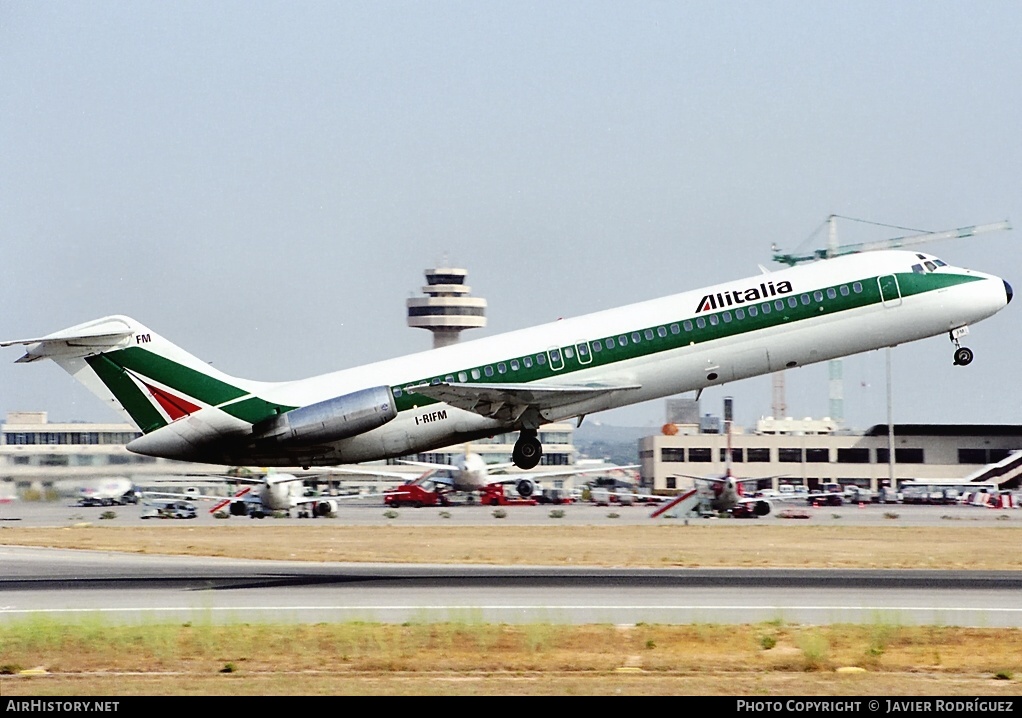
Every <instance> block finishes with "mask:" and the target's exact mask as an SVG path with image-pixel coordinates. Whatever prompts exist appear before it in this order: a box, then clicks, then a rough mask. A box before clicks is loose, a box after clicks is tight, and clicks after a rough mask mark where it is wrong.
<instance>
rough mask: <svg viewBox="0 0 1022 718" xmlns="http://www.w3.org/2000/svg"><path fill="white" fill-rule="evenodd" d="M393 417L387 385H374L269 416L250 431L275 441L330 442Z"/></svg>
mask: <svg viewBox="0 0 1022 718" xmlns="http://www.w3.org/2000/svg"><path fill="white" fill-rule="evenodd" d="M395 416H397V408H396V407H395V406H394V395H393V394H391V392H390V387H387V386H377V387H373V388H372V389H362V390H361V391H356V392H352V393H351V394H345V395H344V396H335V397H334V398H333V399H327V400H326V401H320V402H317V403H315V404H309V405H308V406H303V407H300V408H298V409H292V410H291V411H289V412H287V413H286V414H280V415H279V416H274V417H271V418H269V419H266V420H264V421H261V422H259V423H258V424H256V425H255V426H253V427H252V434H253V435H254V436H255V438H256V440H257V441H270V442H274V443H277V444H319V443H329V442H331V441H338V440H339V439H347V438H348V437H349V436H355V435H357V434H364V433H365V432H367V431H371V430H373V429H376V428H379V427H381V426H383V425H384V424H386V423H387V422H388V421H390V420H392V419H393V418H394V417H395Z"/></svg>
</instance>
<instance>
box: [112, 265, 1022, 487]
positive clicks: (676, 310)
mask: <svg viewBox="0 0 1022 718" xmlns="http://www.w3.org/2000/svg"><path fill="white" fill-rule="evenodd" d="M919 256H920V255H917V254H915V253H913V252H906V251H883V252H869V253H862V254H856V255H850V256H846V257H839V258H835V259H830V260H825V261H819V262H815V263H812V264H809V265H803V266H797V267H793V268H790V269H785V270H782V271H778V272H772V273H765V274H762V275H759V276H754V277H749V278H746V279H743V280H739V281H735V282H728V283H725V284H719V285H715V286H712V287H706V288H703V289H698V290H695V291H691V292H685V293H681V294H676V295H673V296H669V297H664V298H662V299H655V300H651V301H646V302H641V303H638V304H633V305H630V306H627V307H620V308H616V309H610V310H606V311H601V312H597V313H595V314H589V315H585V316H581V317H576V318H571V319H564V320H560V321H557V322H553V323H550V324H545V325H541V326H537V327H533V328H530V329H523V330H519V331H515V332H510V333H507V334H502V335H498V336H493V337H489V338H484V339H478V340H474V341H470V342H464V343H460V344H456V345H452V346H448V347H443V348H440V349H434V350H431V351H427V352H422V353H419V354H413V355H410V356H406V357H401V358H397V359H391V360H387V361H382V362H377V363H374V364H369V365H365V366H361V367H357V368H353V369H347V370H343V371H339V372H335V373H331V374H326V375H323V376H318V377H313V378H310V379H304V380H300V381H293V382H284V383H279V384H268V383H258V382H244V383H241V382H242V380H237V379H233V378H231V377H227V376H226V375H222V376H223V377H224V378H225V379H227V380H230V381H234V382H237V383H239V385H240V386H241V387H242V388H243V389H245V390H246V391H248V392H251V395H252V396H255V395H256V394H258V397H259V399H261V400H264V401H265V402H268V403H270V404H280V405H288V406H294V407H304V406H307V405H311V404H315V403H317V402H323V401H324V400H327V399H330V398H332V397H339V396H343V395H346V394H349V393H352V392H357V391H359V390H362V389H365V388H367V387H377V386H386V387H391V388H392V389H394V396H395V397H399V398H398V399H397V406H398V408H399V409H400V410H399V411H398V413H397V416H396V417H395V418H393V419H392V420H390V421H389V422H387V423H385V424H384V425H382V426H379V427H378V428H374V429H371V430H369V431H365V432H363V433H360V434H357V435H355V436H351V437H347V438H343V439H340V440H338V441H334V442H330V443H329V445H328V446H324V447H319V448H318V449H317V451H318V454H316V455H307V456H303V457H302V459H301V460H300V461H296V458H295V455H294V454H293V453H289V452H287V451H281V452H280V453H279V455H273V454H263V455H259V456H258V457H252V456H251V455H248V454H246V453H245V449H243V448H242V444H241V443H240V440H241V439H242V438H243V437H244V436H246V435H251V433H252V431H253V425H252V423H251V422H246V421H243V420H241V419H239V418H238V417H237V416H235V415H232V414H231V413H230V412H229V411H225V408H226V407H223V406H209V407H203V408H202V409H201V411H196V412H194V413H192V414H191V415H189V416H187V417H185V418H182V419H180V420H177V421H173V422H172V423H170V424H168V425H167V426H165V427H163V428H160V429H158V430H156V431H154V432H152V433H151V434H147V435H146V436H143V437H141V438H140V439H137V440H136V441H134V442H132V444H131V445H130V446H129V448H130V449H132V450H133V451H137V452H139V453H146V454H151V455H157V456H168V457H174V458H184V459H191V460H200V459H206V460H208V459H209V458H210V455H209V453H205V454H198V453H196V452H195V450H194V447H195V446H198V445H202V444H203V442H204V441H206V438H207V437H209V436H214V435H215V436H217V437H228V438H229V437H232V436H234V437H238V438H239V444H238V446H239V448H238V449H237V450H236V451H233V453H232V450H231V449H230V447H229V446H226V447H222V449H218V450H220V453H219V454H217V455H216V456H215V457H214V458H216V459H217V460H218V461H219V462H220V463H235V464H243V463H259V464H262V465H266V466H274V465H276V466H288V465H295V464H297V463H300V464H301V465H333V464H339V463H345V462H350V463H357V462H361V461H370V460H378V459H382V458H387V457H398V456H404V455H408V454H411V453H415V452H420V451H428V450H431V449H435V448H439V447H443V446H450V445H453V444H456V443H461V442H465V441H470V440H472V439H476V438H480V437H483V436H487V435H493V434H496V433H500V432H503V431H508V430H512V429H514V428H517V427H516V426H515V424H514V422H513V421H509V420H506V419H501V418H495V416H494V415H489V416H488V415H484V414H485V412H477V411H474V410H469V409H466V408H458V407H456V406H453V405H450V404H448V403H444V402H442V401H434V400H428V399H427V398H426V397H421V396H420V397H419V398H421V404H420V403H418V402H417V401H415V400H414V398H415V397H416V396H417V395H416V394H415V393H414V391H410V390H408V388H409V387H413V386H415V385H421V384H429V383H431V382H432V383H434V384H435V383H439V382H444V381H448V382H450V381H451V380H452V379H453V381H454V382H455V383H457V382H461V384H462V385H463V386H471V385H472V381H474V380H476V379H477V377H475V375H474V374H473V375H472V376H469V372H470V371H472V372H476V371H479V370H480V369H481V370H484V371H485V372H487V373H485V374H481V375H480V377H478V381H479V384H478V386H479V387H481V388H485V387H486V386H487V382H488V381H489V382H494V383H496V382H498V381H499V382H503V383H506V384H516V386H519V387H520V386H523V381H524V380H523V379H521V378H519V377H521V376H524V375H525V373H524V370H523V371H519V372H518V374H517V376H516V372H515V371H514V370H512V369H511V368H510V367H513V366H514V365H515V363H516V362H510V360H511V358H521V357H536V358H537V360H540V359H542V360H543V361H542V362H541V363H543V364H544V365H545V369H546V373H545V374H544V375H543V376H542V378H541V379H540V380H536V381H535V385H536V386H540V385H541V386H543V387H557V386H563V387H579V386H600V387H603V386H608V387H629V389H628V390H627V391H626V390H620V391H618V390H609V391H604V392H598V393H594V394H593V395H592V396H585V397H581V398H579V399H578V400H577V401H573V402H572V403H568V404H561V405H558V406H556V408H544V409H542V410H540V412H539V418H540V419H541V420H542V421H544V422H553V421H561V420H565V419H568V418H571V417H576V416H580V415H583V414H590V413H593V412H597V411H603V410H607V409H613V408H617V407H620V406H625V405H628V404H633V403H638V402H643V401H648V400H650V399H656V398H659V397H664V396H670V395H673V394H677V393H680V392H685V391H691V390H698V389H701V388H704V387H707V386H712V385H718V384H723V383H726V382H730V381H736V380H739V379H744V378H747V377H752V376H756V375H760V374H766V373H770V372H775V371H779V370H783V369H785V368H792V367H797V366H803V365H806V364H811V363H814V362H820V361H825V360H828V359H833V358H835V357H841V356H846V355H850V354H856V353H859V352H864V351H869V350H874V349H879V348H881V347H886V346H893V345H897V344H901V343H904V342H910V341H914V340H917V339H922V338H925V337H931V336H936V335H940V334H946V333H947V332H949V331H950V330H952V329H955V328H958V327H962V326H966V325H969V324H972V323H975V322H978V321H980V320H982V319H984V318H986V317H989V316H991V315H992V314H994V313H996V312H997V311H999V310H1000V309H1002V308H1003V307H1004V306H1005V305H1006V304H1007V302H1008V301H1009V300H1010V289H1009V288H1008V287H1007V285H1006V284H1005V283H1004V282H1003V281H1002V280H1001V279H999V278H997V277H993V276H991V275H986V274H982V273H978V272H973V271H971V270H966V269H961V268H956V267H950V266H946V265H941V266H940V267H939V269H938V270H937V271H933V272H918V273H914V272H913V269H912V267H913V265H915V264H917V263H918V262H919V261H920V260H919V259H918V257H919ZM853 288H855V289H853ZM857 297H862V298H865V297H874V298H873V299H871V300H869V301H866V300H865V299H862V301H859V302H857V301H856V300H857ZM753 312H755V314H754V313H753ZM701 323H706V326H705V328H701V327H700V324H701ZM689 326H691V329H689V328H688V327H689ZM140 331H141V330H140ZM146 336H148V335H146ZM689 336H691V337H692V339H691V341H688V337H689ZM615 338H616V339H615ZM621 339H624V340H625V342H621ZM152 341H153V342H154V343H155V342H156V339H155V335H154V339H153V340H152ZM622 344H625V345H626V346H627V348H626V349H624V348H622ZM611 347H613V348H611ZM611 356H613V357H614V358H613V360H608V359H609V357H611ZM618 357H620V358H618ZM179 361H180V362H181V363H182V364H186V363H187V362H189V361H193V360H192V359H190V358H188V357H184V358H180V359H179ZM200 367H201V369H202V370H204V371H207V372H208V371H209V367H208V366H207V365H204V364H201V363H196V364H195V368H196V370H199V369H200ZM497 372H499V374H498V373H497ZM463 376H468V377H469V378H468V379H467V380H464V379H461V377H463ZM526 383H527V382H526ZM402 389H404V390H405V391H402ZM483 472H484V473H482V474H479V477H481V479H482V480H485V469H484V470H483Z"/></svg>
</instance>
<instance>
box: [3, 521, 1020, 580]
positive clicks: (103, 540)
mask: <svg viewBox="0 0 1022 718" xmlns="http://www.w3.org/2000/svg"><path fill="white" fill-rule="evenodd" d="M0 544H12V545H13V544H17V545H26V546H50V547H59V548H80V549H99V550H109V551H126V552H131V553H153V554H177V555H191V556H229V557H235V558H258V559H289V560H299V561H342V562H349V561H350V562H386V563H394V562H398V563H477V564H499V565H552V566H565V565H568V566H572V565H574V566H621V567H641V566H647V567H654V568H661V567H667V566H688V567H697V566H698V567H724V566H738V567H741V566H749V567H793V568H807V567H812V566H821V567H833V568H933V569H973V570H981V569H982V570H995V569H1010V570H1019V569H1022V552H1018V551H1006V550H1001V549H998V548H997V547H1007V546H1020V545H1022V527H1018V526H983V527H976V526H957V525H942V526H934V527H898V526H769V525H758V526H756V525H753V526H750V525H747V524H743V525H741V526H735V525H732V524H729V523H727V522H720V523H714V524H711V525H705V524H696V525H689V526H685V525H684V524H681V523H667V522H665V523H661V524H657V525H655V526H584V527H572V526H506V525H501V526H494V527H487V526H467V527H466V526H445V525H440V526H437V527H409V526H395V525H384V526H332V525H329V524H326V523H320V524H316V525H308V526H302V527H294V526H274V525H272V524H271V525H265V524H260V525H257V526H237V525H224V526H219V525H218V526H212V527H198V528H194V527H185V526H165V525H159V526H152V527H149V526H146V527H120V526H110V527H108V526H103V525H89V526H76V527H67V528H22V527H2V528H0Z"/></svg>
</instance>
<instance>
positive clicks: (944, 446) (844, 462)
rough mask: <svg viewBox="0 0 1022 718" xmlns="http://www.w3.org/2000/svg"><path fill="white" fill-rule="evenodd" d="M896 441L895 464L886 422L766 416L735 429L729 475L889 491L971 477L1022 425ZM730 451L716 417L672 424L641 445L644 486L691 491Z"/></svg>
mask: <svg viewBox="0 0 1022 718" xmlns="http://www.w3.org/2000/svg"><path fill="white" fill-rule="evenodd" d="M893 438H894V457H893V458H894V461H893V463H892V462H891V461H890V458H891V456H890V436H889V432H888V426H887V425H886V424H878V425H876V426H873V427H871V428H869V429H867V430H865V431H863V432H853V431H848V430H841V429H839V427H838V424H837V422H834V421H832V420H830V419H791V418H784V419H775V418H772V417H770V418H765V419H761V420H759V421H758V422H757V423H756V426H755V428H754V429H752V430H751V431H749V430H746V429H743V428H740V427H732V431H731V435H730V443H731V447H732V448H731V455H732V473H733V474H734V475H735V476H737V477H738V478H755V477H760V480H759V482H758V483H757V486H756V489H774V490H777V489H778V488H779V487H780V486H781V485H783V484H791V485H794V486H802V487H805V489H806V490H813V489H819V488H821V486H822V484H825V483H838V484H842V485H844V486H859V487H862V488H867V489H870V490H871V491H874V492H876V491H878V490H879V489H880V488H882V487H884V486H892V479H893V482H894V483H893V486H894V488H899V487H900V486H901V485H902V484H904V483H906V482H918V483H925V482H926V481H948V480H954V479H971V478H973V477H977V476H979V475H980V474H981V473H982V472H983V469H984V467H986V466H989V465H991V464H996V463H998V462H1001V461H1004V460H1006V459H1008V457H1009V456H1010V455H1011V454H1012V452H1014V451H1016V450H1020V449H1022V426H1017V425H1006V424H967V425H959V424H895V425H894V426H893ZM727 446H728V435H727V432H726V431H725V426H724V423H723V422H722V421H721V420H720V418H719V417H714V416H702V417H700V418H699V420H698V421H690V422H689V423H673V422H668V423H666V424H664V427H663V429H662V430H661V433H660V434H657V435H654V436H648V437H645V438H643V439H642V440H640V442H639V463H640V464H641V477H642V485H643V486H644V487H645V488H646V489H647V490H650V491H653V492H657V493H663V494H671V493H675V492H678V491H680V490H682V489H686V488H689V487H691V486H692V479H691V478H690V477H691V476H719V475H721V474H723V473H724V471H725V469H726V453H727ZM1018 463H1020V464H1022V460H1020V461H1019V462H1018ZM1009 468H1010V469H1011V470H1006V471H1002V472H996V477H993V475H991V476H992V478H995V480H996V481H997V482H998V483H999V484H1000V486H1001V487H1002V488H1015V487H1017V486H1018V483H1019V476H1020V474H1022V467H1009ZM892 469H893V475H892ZM749 488H751V487H749Z"/></svg>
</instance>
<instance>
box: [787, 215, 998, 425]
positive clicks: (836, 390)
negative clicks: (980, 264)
mask: <svg viewBox="0 0 1022 718" xmlns="http://www.w3.org/2000/svg"><path fill="white" fill-rule="evenodd" d="M838 219H848V220H851V221H853V222H863V223H866V224H876V225H879V226H885V227H893V225H880V224H879V223H878V222H869V221H868V220H862V219H855V218H853V217H841V216H840V215H836V214H832V215H830V216H829V217H828V218H827V225H828V226H829V230H830V231H829V233H828V238H827V246H826V248H824V249H817V250H814V251H813V252H812V253H810V254H784V253H781V252H779V250H778V248H777V245H774V246H773V247H771V250H772V251H773V253H774V255H773V259H774V261H775V262H780V263H781V264H787V265H788V266H791V267H794V266H795V265H796V264H798V263H800V262H812V261H816V260H820V259H829V258H831V257H840V256H842V255H846V254H857V253H859V252H870V251H875V250H879V249H897V248H900V247H909V246H912V245H915V244H922V243H923V242H934V241H937V240H940V239H962V238H965V237H973V236H975V235H977V234H982V233H984V232H994V231H999V230H1006V229H1011V224H1010V223H1009V222H1008V221H1007V220H1005V221H1003V222H994V223H992V224H979V225H974V226H971V227H959V228H958V229H948V230H945V231H943V232H921V233H919V234H912V235H908V236H905V237H893V238H891V239H881V240H877V241H873V242H860V243H857V244H844V245H839V244H838V243H837V220H838ZM896 229H905V228H904V227H896ZM814 234H815V233H814ZM829 373H830V392H829V397H830V418H831V419H833V420H834V421H835V422H837V423H838V424H839V425H840V424H841V423H842V422H843V421H844V386H843V379H842V364H841V360H840V359H832V360H831V361H830V363H829ZM786 410H787V405H786V403H785V400H784V372H783V371H780V372H777V373H775V374H774V379H773V411H774V414H775V415H777V412H778V411H781V412H784V411H786Z"/></svg>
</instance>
